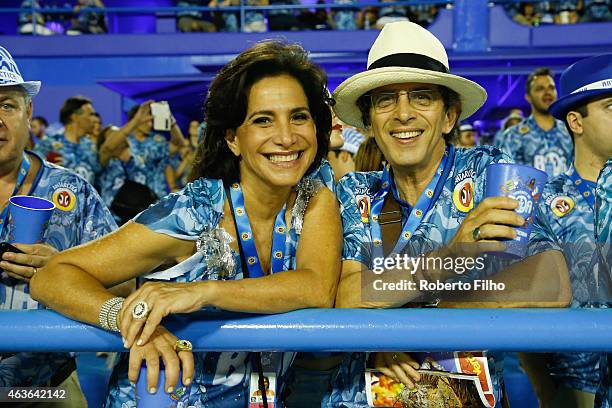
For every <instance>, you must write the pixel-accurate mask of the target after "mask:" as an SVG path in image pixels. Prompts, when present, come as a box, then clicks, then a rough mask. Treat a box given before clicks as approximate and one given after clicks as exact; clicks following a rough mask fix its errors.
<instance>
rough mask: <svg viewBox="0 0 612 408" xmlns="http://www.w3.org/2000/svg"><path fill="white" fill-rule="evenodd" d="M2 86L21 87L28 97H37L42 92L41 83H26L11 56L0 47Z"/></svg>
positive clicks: (0, 78) (0, 81) (0, 82)
mask: <svg viewBox="0 0 612 408" xmlns="http://www.w3.org/2000/svg"><path fill="white" fill-rule="evenodd" d="M0 86H20V87H22V88H23V89H24V90H25V91H26V92H27V94H28V95H30V96H35V95H36V94H37V93H38V91H39V90H40V81H24V80H23V77H22V76H21V72H19V68H17V64H16V63H15V60H14V59H13V57H12V56H11V54H10V53H9V52H8V51H7V49H6V48H4V47H2V46H0Z"/></svg>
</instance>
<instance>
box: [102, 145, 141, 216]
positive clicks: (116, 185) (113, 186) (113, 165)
mask: <svg viewBox="0 0 612 408" xmlns="http://www.w3.org/2000/svg"><path fill="white" fill-rule="evenodd" d="M126 180H131V181H135V182H137V183H140V184H144V185H146V183H147V175H146V170H145V166H144V162H143V161H142V158H137V157H134V156H130V158H129V160H128V161H127V162H123V161H121V160H119V159H115V158H113V159H110V160H109V161H108V163H107V165H106V167H104V168H103V169H102V173H100V177H99V178H98V184H99V186H100V195H101V196H102V200H104V204H106V205H107V206H108V207H109V208H110V206H111V204H112V202H113V199H114V198H115V195H117V192H118V191H119V189H120V188H121V187H122V186H123V184H124V183H125V181H126Z"/></svg>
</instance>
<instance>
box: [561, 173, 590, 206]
mask: <svg viewBox="0 0 612 408" xmlns="http://www.w3.org/2000/svg"><path fill="white" fill-rule="evenodd" d="M567 175H568V177H569V178H570V180H572V183H574V185H575V186H576V188H577V189H578V191H579V192H580V195H581V196H582V198H584V201H586V203H587V204H588V205H589V207H591V210H593V211H595V196H594V195H593V192H592V191H591V190H590V189H589V188H588V187H587V182H586V181H584V180H583V179H582V177H580V175H579V174H578V172H577V171H576V169H575V168H574V165H573V164H572V165H571V166H570V168H569V170H568V171H567Z"/></svg>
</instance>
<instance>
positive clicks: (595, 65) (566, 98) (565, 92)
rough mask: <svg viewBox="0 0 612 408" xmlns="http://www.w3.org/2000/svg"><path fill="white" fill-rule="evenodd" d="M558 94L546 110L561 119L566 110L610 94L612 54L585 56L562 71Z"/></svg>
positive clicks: (611, 93) (611, 91) (611, 88)
mask: <svg viewBox="0 0 612 408" xmlns="http://www.w3.org/2000/svg"><path fill="white" fill-rule="evenodd" d="M559 95H560V97H559V99H557V100H556V101H555V102H554V103H553V104H552V105H550V107H549V108H548V111H549V112H550V113H551V114H552V115H553V116H554V117H555V118H557V119H561V120H565V116H566V115H567V112H569V111H570V110H572V108H574V107H576V106H577V105H580V104H581V103H582V102H585V101H588V100H590V99H593V98H596V97H598V96H604V95H612V54H604V55H599V56H597V57H591V58H585V59H583V60H580V61H578V62H576V63H574V64H573V65H571V66H570V67H569V68H567V69H566V70H565V71H563V73H562V74H561V80H560V82H559Z"/></svg>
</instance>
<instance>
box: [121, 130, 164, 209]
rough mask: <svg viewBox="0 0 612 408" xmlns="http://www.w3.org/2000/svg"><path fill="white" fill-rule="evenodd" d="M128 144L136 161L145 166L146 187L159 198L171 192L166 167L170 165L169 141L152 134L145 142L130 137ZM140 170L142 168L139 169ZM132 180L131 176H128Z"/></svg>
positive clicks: (132, 136)
mask: <svg viewBox="0 0 612 408" xmlns="http://www.w3.org/2000/svg"><path fill="white" fill-rule="evenodd" d="M128 143H129V144H130V150H131V152H132V156H133V157H134V160H136V161H137V162H138V163H139V166H140V165H142V166H144V174H145V175H146V183H144V184H146V186H147V187H149V188H150V189H151V190H152V191H153V192H154V193H155V194H157V196H158V197H163V196H165V195H166V194H168V193H169V192H170V188H169V187H168V183H167V182H166V167H167V166H169V165H170V150H169V147H168V141H167V140H166V139H165V138H164V137H163V136H161V135H158V134H154V133H151V134H150V135H148V136H147V137H146V138H145V139H144V140H143V141H140V140H138V139H136V137H135V136H134V135H130V136H128ZM139 168H140V167H139ZM128 178H130V176H128Z"/></svg>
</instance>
